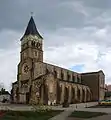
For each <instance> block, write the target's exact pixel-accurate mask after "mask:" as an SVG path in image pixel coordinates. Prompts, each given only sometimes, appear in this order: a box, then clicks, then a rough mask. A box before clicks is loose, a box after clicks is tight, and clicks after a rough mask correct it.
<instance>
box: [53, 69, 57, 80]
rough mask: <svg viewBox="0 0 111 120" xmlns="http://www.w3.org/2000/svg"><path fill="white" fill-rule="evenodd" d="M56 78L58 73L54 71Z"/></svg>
mask: <svg viewBox="0 0 111 120" xmlns="http://www.w3.org/2000/svg"><path fill="white" fill-rule="evenodd" d="M54 76H55V77H56V78H57V71H56V70H54Z"/></svg>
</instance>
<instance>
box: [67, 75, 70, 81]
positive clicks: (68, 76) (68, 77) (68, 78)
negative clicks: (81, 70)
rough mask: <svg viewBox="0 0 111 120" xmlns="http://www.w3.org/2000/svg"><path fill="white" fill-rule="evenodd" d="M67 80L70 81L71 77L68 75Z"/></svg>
mask: <svg viewBox="0 0 111 120" xmlns="http://www.w3.org/2000/svg"><path fill="white" fill-rule="evenodd" d="M67 80H68V81H70V75H69V73H67Z"/></svg>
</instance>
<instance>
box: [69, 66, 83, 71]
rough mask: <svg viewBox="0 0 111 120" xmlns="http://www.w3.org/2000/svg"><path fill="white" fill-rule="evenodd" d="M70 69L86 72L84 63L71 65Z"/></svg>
mask: <svg viewBox="0 0 111 120" xmlns="http://www.w3.org/2000/svg"><path fill="white" fill-rule="evenodd" d="M70 69H71V70H73V71H76V72H84V71H83V69H84V65H75V66H73V67H71V68H70Z"/></svg>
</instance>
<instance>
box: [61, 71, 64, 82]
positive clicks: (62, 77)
mask: <svg viewBox="0 0 111 120" xmlns="http://www.w3.org/2000/svg"><path fill="white" fill-rule="evenodd" d="M61 79H62V80H64V74H63V72H62V71H61Z"/></svg>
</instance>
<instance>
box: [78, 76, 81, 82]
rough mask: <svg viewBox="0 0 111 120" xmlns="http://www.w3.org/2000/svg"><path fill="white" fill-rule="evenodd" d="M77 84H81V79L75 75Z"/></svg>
mask: <svg viewBox="0 0 111 120" xmlns="http://www.w3.org/2000/svg"><path fill="white" fill-rule="evenodd" d="M77 82H78V83H81V79H80V77H79V76H78V75H77Z"/></svg>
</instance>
